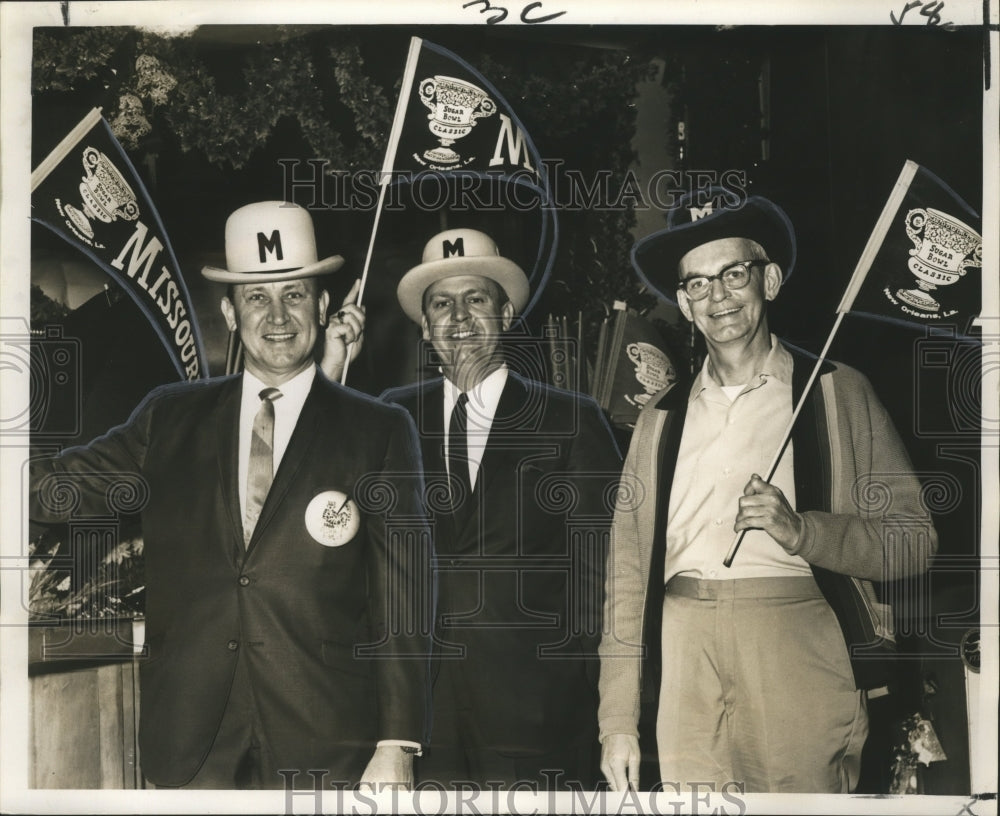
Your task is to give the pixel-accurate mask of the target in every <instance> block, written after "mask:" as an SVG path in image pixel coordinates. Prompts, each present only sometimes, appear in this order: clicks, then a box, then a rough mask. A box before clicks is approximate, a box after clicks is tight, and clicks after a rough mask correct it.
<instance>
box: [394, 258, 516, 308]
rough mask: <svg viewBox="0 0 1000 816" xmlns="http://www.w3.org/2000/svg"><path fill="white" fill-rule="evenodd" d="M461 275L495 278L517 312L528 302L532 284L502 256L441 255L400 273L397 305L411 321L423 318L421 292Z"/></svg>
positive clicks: (422, 296)
mask: <svg viewBox="0 0 1000 816" xmlns="http://www.w3.org/2000/svg"><path fill="white" fill-rule="evenodd" d="M460 275H478V276H480V277H483V278H489V279H490V280H492V281H496V282H497V283H498V284H500V286H502V287H503V290H504V291H505V292H506V293H507V297H508V298H510V302H511V303H512V304H513V306H514V311H515V312H516V313H520V312H521V310H522V309H523V308H524V307H525V305H527V303H528V296H529V295H530V293H531V287H530V286H529V285H528V279H527V277H525V274H524V271H523V270H522V269H521V267H519V266H518V265H517V264H516V263H514V262H513V261H511V260H508V259H507V258H501V257H483V256H479V257H471V258H442V259H439V260H436V261H428V262H427V263H422V264H418V265H417V266H415V267H413V269H411V270H410V271H409V272H407V273H406V274H405V275H403V278H402V280H400V282H399V286H398V287H397V289H396V297H397V298H398V300H399V305H400V306H402V307H403V311H404V312H406V316H407V317H408V318H410V320H412V321H413V322H414V323H418V324H419V323H420V320H421V318H422V317H423V311H424V309H423V306H424V292H425V291H426V290H427V287H428V286H430V285H431V284H432V283H436V282H437V281H439V280H444V279H445V278H455V277H458V276H460Z"/></svg>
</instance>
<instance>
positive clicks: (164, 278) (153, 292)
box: [111, 220, 201, 380]
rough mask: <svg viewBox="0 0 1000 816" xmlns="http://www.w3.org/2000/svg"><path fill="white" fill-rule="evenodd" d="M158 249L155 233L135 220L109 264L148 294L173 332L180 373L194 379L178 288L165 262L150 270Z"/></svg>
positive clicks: (196, 372)
mask: <svg viewBox="0 0 1000 816" xmlns="http://www.w3.org/2000/svg"><path fill="white" fill-rule="evenodd" d="M147 239H148V240H147ZM162 250H163V244H162V243H161V242H160V239H159V238H157V237H156V236H155V235H149V229H148V227H147V226H146V225H145V224H143V223H142V221H138V220H137V221H136V222H135V231H134V232H133V233H132V235H131V236H130V237H129V239H128V240H127V241H126V242H125V245H124V246H123V247H122V248H121V251H120V252H119V253H118V256H117V257H116V258H115V259H114V260H113V261H111V265H112V266H113V267H114V268H115V269H119V270H121V271H123V272H124V273H125V274H126V275H128V277H129V278H131V279H132V280H133V281H135V283H136V284H138V285H139V286H140V287H141V288H142V289H143V291H144V292H145V293H146V295H147V296H148V297H149V299H150V302H151V303H152V305H153V307H154V308H156V309H158V310H159V312H160V313H161V314H162V315H163V317H164V319H165V320H166V323H167V325H168V326H169V327H170V330H171V331H172V332H173V335H172V337H171V342H172V343H173V344H174V346H175V348H176V349H177V351H178V353H179V355H180V359H181V361H182V362H183V363H184V374H185V375H186V376H187V378H188V379H189V380H196V379H198V377H199V376H200V375H201V371H200V366H199V362H198V350H197V347H196V346H195V340H194V331H193V329H192V327H191V317H190V315H189V314H188V310H187V307H186V306H185V305H184V299H183V297H182V294H181V288H180V286H179V284H178V283H177V281H176V280H175V279H174V276H173V274H172V273H171V271H170V269H169V268H168V267H167V266H166V265H163V264H161V265H160V271H159V274H157V273H156V272H154V267H155V266H156V262H157V258H158V257H159V255H160V252H161V251H162ZM126 262H127V264H128V266H127V267H126Z"/></svg>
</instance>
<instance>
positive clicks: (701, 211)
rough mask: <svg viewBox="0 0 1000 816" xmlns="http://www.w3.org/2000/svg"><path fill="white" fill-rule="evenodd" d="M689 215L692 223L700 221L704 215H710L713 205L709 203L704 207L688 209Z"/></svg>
mask: <svg viewBox="0 0 1000 816" xmlns="http://www.w3.org/2000/svg"><path fill="white" fill-rule="evenodd" d="M688 210H689V211H690V213H691V220H692V221H700V220H701V219H702V218H704V217H705V216H706V215H711V214H712V212H713V211H714V205H713V204H712V202H711V201H709V202H708V204H706V205H705V206H704V207H688Z"/></svg>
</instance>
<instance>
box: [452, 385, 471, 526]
mask: <svg viewBox="0 0 1000 816" xmlns="http://www.w3.org/2000/svg"><path fill="white" fill-rule="evenodd" d="M468 403H469V395H468V394H459V396H458V400H457V401H456V402H455V407H454V408H453V409H452V411H451V421H450V422H449V423H448V474H449V476H450V477H451V504H452V508H458V507H460V506H461V505H462V503H463V502H467V501H468V500H469V496H470V495H471V494H472V483H471V482H470V481H469V444H468V441H467V436H468V427H469V417H468V413H467V407H466V406H467V405H468Z"/></svg>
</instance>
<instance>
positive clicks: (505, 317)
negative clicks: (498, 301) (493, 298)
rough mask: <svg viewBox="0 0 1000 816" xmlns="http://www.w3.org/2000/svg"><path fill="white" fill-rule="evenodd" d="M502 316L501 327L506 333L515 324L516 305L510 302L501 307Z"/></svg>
mask: <svg viewBox="0 0 1000 816" xmlns="http://www.w3.org/2000/svg"><path fill="white" fill-rule="evenodd" d="M500 315H501V317H502V321H501V323H500V325H501V326H503V330H504V331H507V329H509V328H510V327H511V324H512V323H513V322H514V304H513V303H511V302H510V301H509V300H508V301H507V302H506V303H505V304H504V305H503V306H501V307H500Z"/></svg>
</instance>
